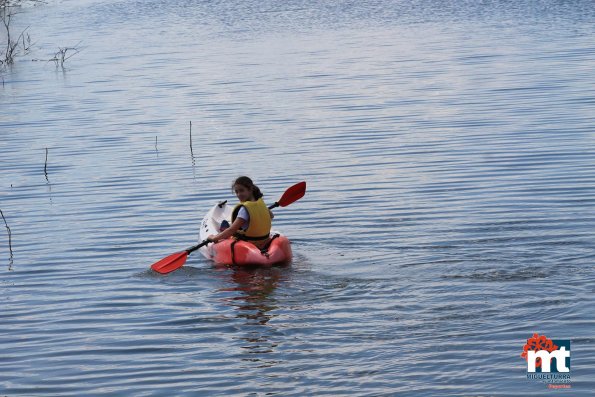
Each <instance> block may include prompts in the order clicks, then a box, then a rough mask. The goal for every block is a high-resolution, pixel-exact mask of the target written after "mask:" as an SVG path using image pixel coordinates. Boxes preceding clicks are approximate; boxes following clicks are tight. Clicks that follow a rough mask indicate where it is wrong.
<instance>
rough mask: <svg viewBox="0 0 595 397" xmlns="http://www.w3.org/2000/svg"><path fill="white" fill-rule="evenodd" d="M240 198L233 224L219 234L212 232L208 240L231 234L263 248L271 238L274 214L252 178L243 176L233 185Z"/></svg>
mask: <svg viewBox="0 0 595 397" xmlns="http://www.w3.org/2000/svg"><path fill="white" fill-rule="evenodd" d="M231 188H232V191H233V192H234V193H235V194H236V196H237V197H238V200H240V203H239V204H238V205H236V206H235V208H234V209H233V212H232V215H231V225H230V226H229V228H227V229H225V230H224V231H222V232H221V233H219V234H211V235H209V236H208V237H207V240H209V241H212V242H215V243H216V242H217V241H219V240H224V239H226V238H229V237H231V236H233V237H235V238H236V239H238V240H245V241H249V242H251V243H252V244H254V245H256V246H257V247H258V248H262V247H264V246H265V245H266V243H267V242H268V240H269V234H270V232H271V220H272V219H273V217H274V215H273V213H272V212H271V210H269V209H268V207H267V206H266V204H265V203H264V200H263V199H262V196H263V194H262V192H261V191H260V189H259V188H258V186H256V185H255V184H254V183H253V182H252V179H250V178H248V177H247V176H241V177H239V178H238V179H236V180H235V182H234V183H233V185H232V186H231Z"/></svg>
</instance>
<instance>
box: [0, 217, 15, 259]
mask: <svg viewBox="0 0 595 397" xmlns="http://www.w3.org/2000/svg"><path fill="white" fill-rule="evenodd" d="M0 215H2V219H4V225H5V226H6V230H7V231H8V249H9V250H10V262H11V263H12V258H13V254H12V234H11V233H10V228H9V227H8V222H6V218H5V217H4V213H3V212H2V210H0Z"/></svg>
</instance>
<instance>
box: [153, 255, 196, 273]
mask: <svg viewBox="0 0 595 397" xmlns="http://www.w3.org/2000/svg"><path fill="white" fill-rule="evenodd" d="M186 258H188V252H186V251H181V252H176V253H175V254H171V255H169V256H166V257H165V258H163V259H161V260H160V261H159V262H155V263H153V264H152V265H151V269H153V270H155V271H156V272H157V273H161V274H167V273H169V272H173V271H174V270H176V269H179V268H180V267H182V266H183V265H184V263H186Z"/></svg>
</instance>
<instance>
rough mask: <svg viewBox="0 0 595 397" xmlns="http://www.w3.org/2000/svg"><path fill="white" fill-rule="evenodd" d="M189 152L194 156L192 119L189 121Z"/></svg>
mask: <svg viewBox="0 0 595 397" xmlns="http://www.w3.org/2000/svg"><path fill="white" fill-rule="evenodd" d="M190 154H191V155H192V158H194V153H193V152H192V121H190Z"/></svg>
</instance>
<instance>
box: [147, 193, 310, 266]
mask: <svg viewBox="0 0 595 397" xmlns="http://www.w3.org/2000/svg"><path fill="white" fill-rule="evenodd" d="M304 194H306V182H305V181H303V182H299V183H296V184H295V185H293V186H292V187H290V188H289V189H287V190H286V191H285V193H283V196H281V198H280V199H279V201H277V202H275V204H273V205H270V206H269V209H273V208H276V207H287V206H288V205H289V204H291V203H294V202H296V201H298V200H299V199H301V198H302V197H304ZM208 243H210V241H209V240H203V241H202V242H201V243H199V244H197V245H193V246H192V247H188V248H186V249H185V250H184V251H179V252H175V253H173V254H171V255H168V256H166V257H165V258H163V259H161V260H160V261H157V262H155V263H153V264H152V265H151V269H153V270H155V271H156V272H157V273H161V274H167V273H169V272H173V271H174V270H176V269H179V268H180V267H182V266H184V263H186V259H187V258H188V255H189V254H190V253H192V252H194V251H196V250H197V249H199V248H200V247H203V246H205V245H207V244H208Z"/></svg>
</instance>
